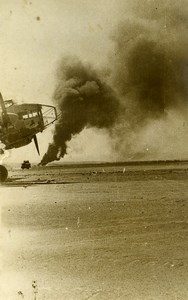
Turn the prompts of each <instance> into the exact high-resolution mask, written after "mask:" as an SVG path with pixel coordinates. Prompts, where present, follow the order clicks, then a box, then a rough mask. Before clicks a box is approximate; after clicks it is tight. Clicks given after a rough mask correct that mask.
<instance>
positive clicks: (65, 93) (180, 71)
mask: <svg viewBox="0 0 188 300" xmlns="http://www.w3.org/2000/svg"><path fill="white" fill-rule="evenodd" d="M164 2H165V3H162V1H159V0H154V1H148V0H142V1H140V0H139V1H129V2H128V1H127V3H129V4H130V5H129V10H126V11H125V15H127V19H125V20H121V21H120V22H119V25H118V26H117V28H116V30H115V31H114V33H113V34H112V40H113V43H114V52H113V54H111V59H110V62H109V67H110V73H109V77H108V82H110V86H109V85H107V84H106V78H104V77H103V76H102V75H100V76H99V75H98V74H97V72H96V71H95V70H94V69H93V68H92V67H91V66H89V65H84V64H83V63H81V62H80V61H77V60H75V59H68V60H63V62H62V64H61V66H60V68H59V71H58V85H57V88H56V91H55V94H54V101H55V103H56V105H58V107H59V109H60V111H61V118H60V120H59V121H58V122H57V124H56V128H55V133H54V138H53V143H52V144H50V146H49V148H48V151H47V153H46V154H45V155H44V157H43V159H42V162H41V163H42V164H46V163H48V162H50V161H53V160H56V159H59V158H60V157H63V156H64V155H65V154H66V150H67V144H66V143H67V141H70V140H71V138H72V136H74V135H76V134H78V133H79V132H81V131H82V130H83V129H84V128H85V127H97V128H107V129H109V133H110V136H111V139H112V143H113V145H114V149H115V151H116V152H117V153H119V158H120V159H122V158H123V159H127V158H129V157H132V158H138V157H142V158H143V157H144V155H146V158H147V155H148V153H149V152H148V146H147V145H146V144H147V143H148V142H149V144H150V145H149V147H150V149H153V150H152V151H153V152H152V151H151V155H153V157H152V158H156V157H157V147H159V144H160V143H161V141H162V139H163V140H167V142H166V144H165V142H164V141H163V148H165V147H166V148H165V149H166V153H169V152H168V151H167V150H168V149H167V148H168V147H171V152H173V150H172V149H173V147H174V140H173V139H171V135H172V134H171V133H170V130H171V131H172V130H173V128H174V127H173V126H174V125H173V122H174V123H175V122H176V118H177V119H178V122H179V120H181V119H182V120H183V122H184V121H185V120H186V117H187V116H188V114H187V99H188V51H187V49H188V39H187V34H188V21H187V20H188V18H187V17H188V9H187V5H186V4H187V1H184V0H180V1H173V0H172V1H168V0H167V1H164ZM126 9H127V7H126ZM174 112H175V113H174ZM178 124H179V123H178ZM184 125H185V124H184ZM161 127H162V128H163V129H161ZM184 128H185V126H184ZM157 131H158V132H159V133H157ZM164 132H165V134H164ZM157 134H158V136H157ZM169 136H170V138H169ZM183 136H184V133H183V135H182V140H183ZM146 137H149V138H150V139H149V138H148V139H147V138H146ZM154 137H155V138H154ZM177 137H178V133H176V136H174V139H177ZM145 140H146V142H144V141H145ZM168 144H169V145H168ZM146 150H147V151H146ZM137 154H138V155H137ZM131 155H132V156H131ZM139 155H140V156H139ZM155 155H156V156H155ZM144 158H145V157H144ZM157 158H158V157H157ZM163 158H164V157H163Z"/></svg>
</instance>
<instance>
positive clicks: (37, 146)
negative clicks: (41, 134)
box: [33, 135, 40, 155]
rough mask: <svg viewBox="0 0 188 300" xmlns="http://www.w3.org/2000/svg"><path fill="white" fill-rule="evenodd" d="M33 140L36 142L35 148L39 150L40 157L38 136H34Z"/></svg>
mask: <svg viewBox="0 0 188 300" xmlns="http://www.w3.org/2000/svg"><path fill="white" fill-rule="evenodd" d="M33 140H34V143H35V147H36V149H37V152H38V155H40V151H39V144H38V141H37V136H36V135H34V137H33Z"/></svg>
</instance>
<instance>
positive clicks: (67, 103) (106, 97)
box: [41, 58, 120, 165]
mask: <svg viewBox="0 0 188 300" xmlns="http://www.w3.org/2000/svg"><path fill="white" fill-rule="evenodd" d="M57 75H58V84H57V88H56V90H55V93H54V101H55V103H56V104H57V105H58V108H59V110H60V111H61V118H60V119H59V120H58V122H57V123H56V126H55V134H54V137H53V143H52V144H50V145H49V148H48V151H47V153H46V154H45V155H44V157H43V159H42V161H41V164H42V165H43V164H46V163H48V162H50V161H53V160H58V159H59V158H60V157H63V156H64V155H65V154H66V149H67V145H66V142H67V141H70V140H71V138H72V136H73V135H76V134H78V133H80V132H81V131H82V130H83V129H84V128H85V127H96V128H108V129H110V128H111V127H112V126H113V124H114V122H115V121H116V120H117V117H118V115H119V109H120V104H119V101H118V99H117V98H116V96H115V94H114V92H113V90H112V89H111V88H110V87H109V86H108V85H107V84H106V83H104V82H103V81H102V80H101V79H100V76H99V75H98V74H97V72H96V71H95V70H94V69H93V68H92V67H91V66H90V65H84V64H83V63H82V62H80V61H79V60H78V59H75V58H66V59H63V60H62V62H61V65H60V67H59V70H58V74H57Z"/></svg>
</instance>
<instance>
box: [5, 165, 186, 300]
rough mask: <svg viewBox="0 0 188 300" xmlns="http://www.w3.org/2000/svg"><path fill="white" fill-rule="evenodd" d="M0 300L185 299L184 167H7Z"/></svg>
mask: <svg viewBox="0 0 188 300" xmlns="http://www.w3.org/2000/svg"><path fill="white" fill-rule="evenodd" d="M0 201H1V241H0V247H1V280H0V285H1V286H0V295H1V296H0V298H1V299H2V300H9V299H11V300H17V299H20V300H21V299H25V300H34V299H35V300H42V299H45V300H53V299H56V300H89V299H91V300H104V299H109V300H111V299H112V300H116V299H119V300H124V299H125V300H126V299H127V300H187V299H188V162H158V163H142V164H125V163H119V164H87V165H86V164H79V165H64V166H63V165H62V166H46V167H38V166H33V167H32V168H31V169H30V170H21V169H20V168H9V179H8V180H7V182H5V183H3V184H1V186H0Z"/></svg>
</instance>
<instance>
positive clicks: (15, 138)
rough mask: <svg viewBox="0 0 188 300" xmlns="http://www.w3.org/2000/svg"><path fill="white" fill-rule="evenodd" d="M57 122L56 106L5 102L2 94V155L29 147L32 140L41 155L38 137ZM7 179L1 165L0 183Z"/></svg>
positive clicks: (0, 100) (0, 101)
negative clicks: (15, 149) (8, 151)
mask: <svg viewBox="0 0 188 300" xmlns="http://www.w3.org/2000/svg"><path fill="white" fill-rule="evenodd" d="M56 120H57V111H56V108H55V107H54V106H51V105H44V104H37V103H24V104H16V103H14V101H13V100H3V97H2V95H1V93H0V143H1V144H2V145H3V147H2V148H1V147H0V155H2V154H3V153H4V151H5V150H8V149H12V148H19V147H22V146H25V145H28V144H29V143H31V142H32V140H33V141H34V143H35V146H36V149H37V152H38V154H40V152H39V146H38V141H37V136H36V135H37V133H39V132H43V130H44V129H46V128H47V127H48V126H49V125H50V124H52V123H54V122H55V121H56ZM7 177H8V171H7V169H6V168H5V167H4V166H3V165H2V164H0V181H5V180H6V179H7Z"/></svg>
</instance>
